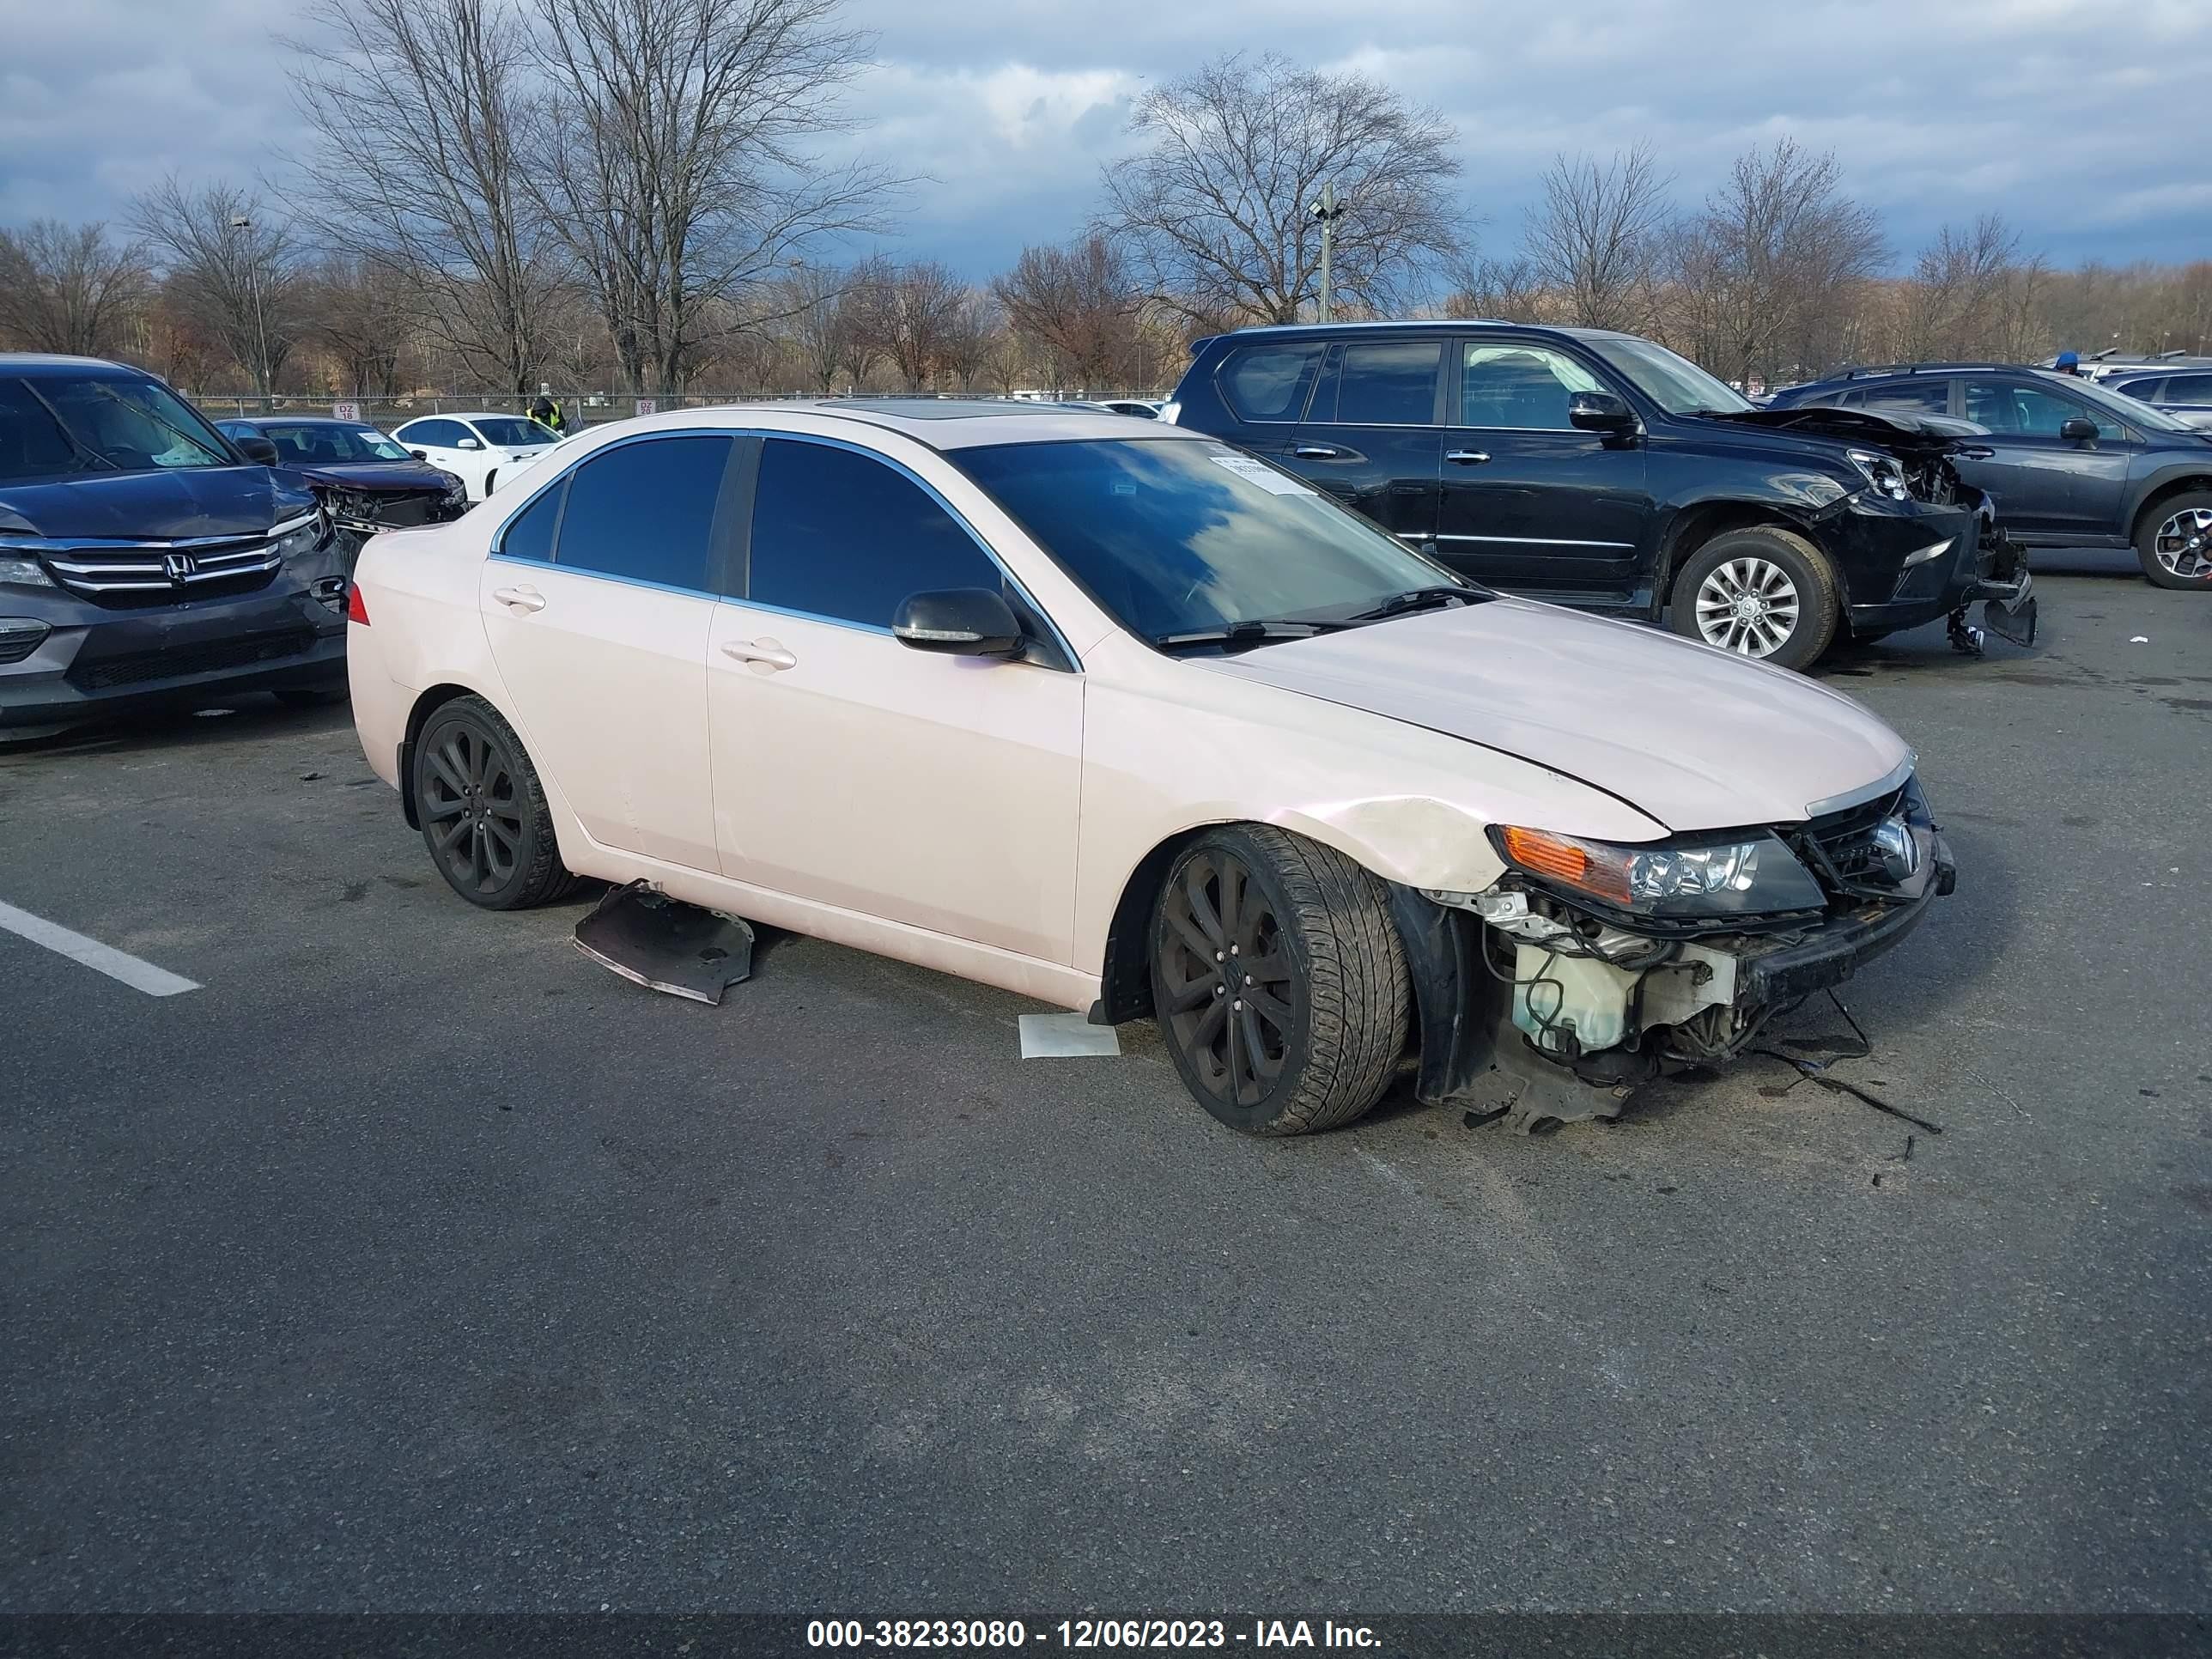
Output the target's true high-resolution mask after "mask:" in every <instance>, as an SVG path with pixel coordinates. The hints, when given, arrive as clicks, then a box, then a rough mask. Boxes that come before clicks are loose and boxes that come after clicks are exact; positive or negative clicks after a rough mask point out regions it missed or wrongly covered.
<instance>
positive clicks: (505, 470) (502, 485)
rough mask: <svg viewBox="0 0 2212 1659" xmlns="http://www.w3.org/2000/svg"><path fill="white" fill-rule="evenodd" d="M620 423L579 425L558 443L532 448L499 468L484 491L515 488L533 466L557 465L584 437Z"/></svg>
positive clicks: (488, 493) (592, 435)
mask: <svg viewBox="0 0 2212 1659" xmlns="http://www.w3.org/2000/svg"><path fill="white" fill-rule="evenodd" d="M620 424H621V422H600V423H599V425H598V426H580V427H578V428H576V429H575V430H574V432H571V433H568V434H567V435H565V436H563V437H562V440H561V441H559V442H558V443H554V444H546V445H544V446H541V447H538V448H537V449H533V450H532V451H531V452H530V453H528V454H527V455H526V456H524V457H523V459H520V460H519V461H515V462H512V463H510V464H509V465H506V466H503V467H501V468H500V470H499V477H497V478H496V479H495V481H494V482H493V483H492V487H491V489H489V490H488V491H486V492H485V493H486V494H487V495H497V494H498V493H499V492H500V491H501V490H503V489H513V488H515V483H516V480H518V479H520V478H527V477H529V476H530V475H531V471H532V469H533V468H536V467H540V466H543V465H545V464H546V463H547V462H548V461H550V462H552V463H553V464H554V465H559V464H560V462H561V459H562V457H564V456H567V455H571V454H574V453H575V449H576V446H577V445H578V444H580V443H581V442H583V441H584V440H585V439H586V438H591V437H596V436H598V435H599V434H600V433H602V432H605V430H606V429H607V428H608V427H610V426H616V425H620Z"/></svg>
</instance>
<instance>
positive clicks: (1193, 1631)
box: [806, 1618, 1382, 1650]
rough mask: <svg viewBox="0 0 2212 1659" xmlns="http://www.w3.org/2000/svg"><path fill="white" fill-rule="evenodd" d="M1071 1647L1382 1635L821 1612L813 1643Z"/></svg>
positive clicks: (1301, 1641) (1347, 1641) (1292, 1643)
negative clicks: (863, 1616)
mask: <svg viewBox="0 0 2212 1659" xmlns="http://www.w3.org/2000/svg"><path fill="white" fill-rule="evenodd" d="M1031 1644H1035V1645H1037V1646H1041V1647H1055V1646H1056V1647H1061V1648H1067V1649H1075V1650H1082V1649H1093V1648H1099V1649H1145V1648H1225V1647H1232V1646H1237V1647H1249V1648H1345V1649H1353V1650H1372V1649H1374V1648H1376V1647H1379V1646H1380V1645H1381V1644H1382V1638H1380V1637H1379V1636H1378V1635H1377V1634H1376V1632H1374V1631H1373V1630H1372V1629H1370V1627H1369V1626H1365V1625H1355V1624H1350V1623H1341V1624H1340V1623H1339V1622H1338V1621H1337V1620H1334V1619H1333V1618H1324V1619H1321V1620H1310V1619H1254V1620H1249V1623H1248V1622H1246V1621H1243V1620H1238V1621H1235V1622H1231V1620H1223V1619H1110V1618H1109V1619H1098V1618H1089V1619H1062V1620H1058V1621H1057V1622H1054V1621H1052V1620H1038V1621H1037V1622H1036V1625H1035V1626H1031V1625H1030V1624H1029V1623H1028V1622H1027V1621H1025V1620H1019V1619H890V1620H885V1619H875V1620H865V1619H816V1620H809V1621H808V1622H807V1626H806V1645H807V1646H808V1647H810V1648H825V1649H837V1648H955V1649H958V1648H967V1649H971V1650H972V1649H984V1650H989V1649H993V1648H1019V1647H1025V1646H1029V1645H1031Z"/></svg>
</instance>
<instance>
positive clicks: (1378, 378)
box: [1307, 340, 1444, 426]
mask: <svg viewBox="0 0 2212 1659" xmlns="http://www.w3.org/2000/svg"><path fill="white" fill-rule="evenodd" d="M1443 352H1444V349H1443V342H1442V341H1441V340H1389V341H1383V342H1377V343H1371V344H1366V345H1347V346H1346V347H1345V348H1344V355H1343V357H1342V360H1341V361H1340V362H1339V363H1338V364H1337V366H1336V373H1335V374H1334V375H1332V376H1331V377H1330V382H1331V383H1330V384H1329V385H1328V386H1325V387H1324V388H1323V391H1324V393H1334V396H1330V397H1326V398H1315V399H1314V407H1313V412H1312V413H1311V414H1310V416H1307V418H1308V419H1309V420H1313V421H1334V422H1337V423H1339V424H1346V425H1360V424H1364V425H1370V426H1429V425H1432V424H1433V423H1434V422H1435V421H1436V418H1437V369H1438V368H1440V367H1441V366H1442V364H1443ZM1324 401H1326V402H1327V403H1328V404H1329V407H1328V408H1323V407H1322V404H1323V402H1324Z"/></svg>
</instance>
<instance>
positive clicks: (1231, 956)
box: [1155, 849, 1298, 1106]
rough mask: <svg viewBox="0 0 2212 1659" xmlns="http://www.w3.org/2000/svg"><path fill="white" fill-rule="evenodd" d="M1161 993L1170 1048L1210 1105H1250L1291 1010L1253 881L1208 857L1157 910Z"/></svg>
mask: <svg viewBox="0 0 2212 1659" xmlns="http://www.w3.org/2000/svg"><path fill="white" fill-rule="evenodd" d="M1160 922H1161V927H1160V937H1159V939H1158V941H1157V942H1156V945H1155V949H1156V950H1157V951H1158V960H1159V974H1160V990H1161V994H1162V996H1163V997H1164V999H1165V1004H1166V1006H1165V1007H1164V1009H1163V1011H1162V1012H1164V1014H1165V1016H1166V1020H1167V1027H1168V1035H1169V1039H1170V1041H1171V1042H1174V1044H1175V1045H1176V1049H1177V1051H1178V1052H1179V1053H1180V1054H1182V1057H1183V1059H1184V1060H1185V1061H1186V1062H1187V1063H1188V1066H1189V1067H1190V1070H1191V1073H1192V1075H1193V1076H1194V1077H1196V1078H1197V1079H1198V1080H1199V1082H1200V1085H1201V1086H1202V1087H1203V1088H1204V1089H1205V1090H1206V1092H1207V1093H1208V1094H1210V1095H1212V1097H1214V1098H1215V1099H1217V1100H1221V1101H1225V1102H1228V1103H1231V1104H1233V1105H1237V1106H1256V1105H1258V1104H1259V1103H1260V1102H1261V1101H1262V1100H1264V1099H1266V1098H1267V1094H1268V1092H1269V1091H1271V1090H1273V1088H1274V1086H1275V1085H1276V1083H1277V1082H1278V1081H1279V1079H1281V1077H1282V1075H1283V1067H1284V1066H1285V1064H1286V1063H1287V1062H1288V1060H1289V1059H1290V1052H1291V1033H1292V1032H1293V1030H1295V1029H1296V1026H1297V1013H1296V1010H1297V1004H1298V996H1297V985H1296V983H1295V975H1293V974H1292V972H1291V954H1290V947H1289V942H1288V941H1287V940H1286V939H1284V937H1283V930H1282V924H1281V922H1280V921H1279V920H1278V919H1277V917H1276V915H1275V911H1274V907H1273V904H1272V903H1270V902H1269V901H1268V899H1267V896H1266V894H1265V893H1264V892H1263V891H1262V890H1261V888H1260V886H1259V884H1258V883H1256V882H1255V881H1254V880H1253V879H1252V872H1250V871H1249V869H1247V868H1246V867H1245V866H1244V864H1243V861H1242V860H1239V859H1237V857H1236V856H1235V855H1234V854H1231V853H1227V852H1225V851H1221V850H1219V849H1209V850H1207V851H1205V852H1201V853H1200V854H1197V855H1196V856H1195V857H1194V858H1192V859H1191V860H1189V862H1188V863H1187V864H1185V865H1184V866H1182V872H1181V873H1180V875H1179V876H1178V878H1177V879H1176V884H1175V885H1174V886H1173V887H1171V888H1170V890H1169V891H1168V893H1167V896H1165V897H1164V899H1163V900H1162V901H1161V904H1160Z"/></svg>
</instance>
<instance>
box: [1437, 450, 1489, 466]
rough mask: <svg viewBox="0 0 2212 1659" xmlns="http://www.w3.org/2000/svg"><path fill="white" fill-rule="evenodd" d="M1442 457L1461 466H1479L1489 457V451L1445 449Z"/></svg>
mask: <svg viewBox="0 0 2212 1659" xmlns="http://www.w3.org/2000/svg"><path fill="white" fill-rule="evenodd" d="M1444 459H1446V460H1448V461H1454V462H1456V463H1458V465H1461V466H1480V465H1482V464H1483V463H1484V462H1485V461H1486V460H1488V459H1490V452H1489V451H1488V450H1486V449H1447V450H1446V451H1444Z"/></svg>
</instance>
